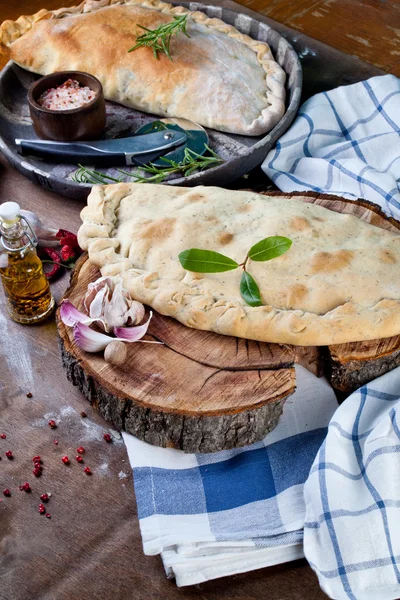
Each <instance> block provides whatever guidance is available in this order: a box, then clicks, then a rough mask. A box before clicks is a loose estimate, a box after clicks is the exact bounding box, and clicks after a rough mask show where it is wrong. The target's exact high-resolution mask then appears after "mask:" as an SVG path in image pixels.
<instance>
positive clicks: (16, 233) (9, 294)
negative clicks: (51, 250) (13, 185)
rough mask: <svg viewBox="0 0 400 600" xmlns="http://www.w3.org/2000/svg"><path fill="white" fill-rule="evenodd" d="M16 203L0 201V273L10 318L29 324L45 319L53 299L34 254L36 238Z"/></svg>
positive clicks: (49, 312) (52, 307) (39, 263)
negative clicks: (0, 202) (1, 202)
mask: <svg viewBox="0 0 400 600" xmlns="http://www.w3.org/2000/svg"><path fill="white" fill-rule="evenodd" d="M19 213H20V207H19V205H18V204H17V203H16V202H4V203H3V204H0V235H1V239H0V276H1V281H2V284H3V288H4V293H5V296H6V299H7V309H8V313H9V315H10V317H11V318H12V319H13V320H14V321H17V323H24V324H32V323H38V322H39V321H43V320H44V319H46V318H47V317H48V316H49V315H50V314H51V313H52V312H53V309H54V298H53V297H52V295H51V292H50V286H49V282H48V281H47V279H46V277H45V275H44V273H43V266H42V262H41V260H40V258H39V257H38V256H37V254H36V246H37V238H36V236H35V234H34V232H33V230H32V228H31V226H30V225H29V222H28V221H27V220H26V219H25V218H24V217H22V216H21V215H20V214H19Z"/></svg>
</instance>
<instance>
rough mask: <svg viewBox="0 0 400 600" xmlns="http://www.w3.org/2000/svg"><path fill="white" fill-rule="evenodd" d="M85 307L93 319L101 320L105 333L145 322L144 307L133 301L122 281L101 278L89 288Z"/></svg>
mask: <svg viewBox="0 0 400 600" xmlns="http://www.w3.org/2000/svg"><path fill="white" fill-rule="evenodd" d="M84 306H85V308H86V310H87V312H88V313H89V316H90V317H91V318H92V319H99V320H101V321H102V323H103V324H104V329H105V331H107V332H109V331H111V330H112V329H113V328H114V327H123V326H124V325H128V326H129V325H136V324H137V323H140V321H142V320H143V317H144V313H145V310H144V306H143V304H141V303H140V302H136V300H132V298H131V296H130V294H129V292H128V291H127V290H126V289H125V288H124V287H123V285H122V281H121V280H117V281H114V280H113V279H112V278H111V277H100V278H99V279H97V280H96V281H94V282H93V283H90V284H89V286H88V291H87V293H86V296H85V299H84Z"/></svg>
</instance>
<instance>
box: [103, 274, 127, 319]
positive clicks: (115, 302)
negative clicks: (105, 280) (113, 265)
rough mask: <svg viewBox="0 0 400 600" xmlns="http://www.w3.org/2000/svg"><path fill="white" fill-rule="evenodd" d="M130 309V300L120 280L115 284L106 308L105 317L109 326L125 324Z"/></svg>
mask: <svg viewBox="0 0 400 600" xmlns="http://www.w3.org/2000/svg"><path fill="white" fill-rule="evenodd" d="M128 310H129V305H128V301H127V299H126V295H125V294H124V290H123V287H122V283H121V282H118V283H117V284H116V285H115V288H114V291H113V293H112V296H111V300H110V302H109V303H108V304H107V305H106V306H105V308H104V318H105V320H106V323H107V325H108V327H109V328H110V329H111V328H113V327H121V326H122V325H125V323H126V320H127V317H126V313H127V312H128Z"/></svg>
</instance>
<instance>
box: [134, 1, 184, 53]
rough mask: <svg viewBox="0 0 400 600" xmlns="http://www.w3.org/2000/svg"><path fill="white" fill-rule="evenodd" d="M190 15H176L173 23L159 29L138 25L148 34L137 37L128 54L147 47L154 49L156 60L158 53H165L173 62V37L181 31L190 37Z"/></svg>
mask: <svg viewBox="0 0 400 600" xmlns="http://www.w3.org/2000/svg"><path fill="white" fill-rule="evenodd" d="M189 14H190V13H186V14H184V15H174V20H173V21H170V22H169V23H164V24H163V25H160V26H159V27H157V29H148V28H147V27H143V25H139V24H138V27H140V29H143V31H145V32H146V33H142V34H141V35H138V36H137V38H136V44H135V45H134V46H133V47H132V48H130V49H129V50H128V52H133V51H134V50H136V49H137V48H141V47H142V46H145V47H147V48H152V50H153V55H154V58H158V54H157V52H163V53H164V54H165V55H166V56H168V58H169V59H170V60H172V57H171V51H170V44H171V37H172V36H173V35H175V34H177V33H178V32H179V31H181V32H182V33H184V34H185V35H186V36H187V37H190V35H189V34H188V33H187V31H186V27H187V19H188V16H189Z"/></svg>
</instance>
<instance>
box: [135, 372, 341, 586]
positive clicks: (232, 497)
mask: <svg viewBox="0 0 400 600" xmlns="http://www.w3.org/2000/svg"><path fill="white" fill-rule="evenodd" d="M296 376H297V385H298V389H300V390H307V393H306V394H304V393H302V392H299V391H296V392H295V393H294V394H293V396H291V397H289V398H288V400H287V401H286V404H285V407H284V411H283V415H282V417H281V419H280V421H279V424H278V426H277V427H276V429H274V431H272V432H271V433H270V434H269V435H268V436H267V437H266V438H265V439H264V440H263V441H262V442H259V443H258V444H253V445H252V446H248V447H246V448H240V449H237V450H231V451H224V452H217V453H215V454H184V453H183V452H181V451H179V450H171V449H163V448H157V447H155V446H150V445H149V444H146V443H144V442H141V441H140V440H138V439H136V438H134V437H133V436H131V435H128V434H123V435H124V441H125V443H126V447H127V450H128V455H129V460H130V463H131V465H132V467H133V472H134V483H135V491H136V500H137V505H138V515H139V520H140V529H141V533H142V539H143V548H144V552H145V554H161V558H162V560H163V563H164V567H165V569H166V572H167V575H168V576H170V577H175V578H176V582H177V584H178V585H179V586H182V585H192V584H195V583H201V582H202V581H207V580H209V579H215V578H217V577H223V576H225V575H233V574H235V573H243V572H245V571H251V570H253V569H259V568H261V567H267V566H269V565H275V564H277V563H283V562H287V561H290V560H295V559H297V558H302V557H303V556H304V554H303V525H304V515H305V506H304V499H303V484H304V481H305V480H306V478H307V475H308V473H309V470H310V468H311V465H312V462H313V460H314V458H315V455H316V453H317V451H318V448H319V447H320V445H321V444H322V442H323V440H324V438H325V436H326V431H327V430H326V428H327V425H328V423H329V420H330V418H331V416H332V415H333V413H334V412H335V410H336V408H337V401H336V397H335V395H334V393H333V391H332V389H331V387H330V386H329V384H328V382H327V381H326V380H325V379H318V378H317V377H315V376H314V375H312V374H311V373H309V372H308V371H306V370H305V369H304V368H303V367H296Z"/></svg>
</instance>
